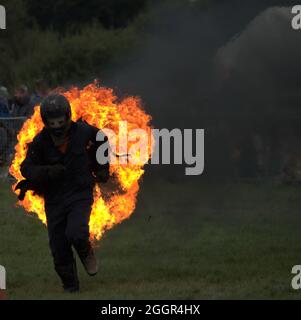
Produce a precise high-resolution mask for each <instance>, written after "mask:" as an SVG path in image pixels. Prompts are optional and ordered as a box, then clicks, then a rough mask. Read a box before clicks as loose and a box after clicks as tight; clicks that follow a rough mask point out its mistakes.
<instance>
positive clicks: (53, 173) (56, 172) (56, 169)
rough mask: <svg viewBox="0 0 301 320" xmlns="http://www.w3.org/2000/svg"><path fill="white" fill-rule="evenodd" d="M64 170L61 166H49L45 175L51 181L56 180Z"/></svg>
mask: <svg viewBox="0 0 301 320" xmlns="http://www.w3.org/2000/svg"><path fill="white" fill-rule="evenodd" d="M65 171H66V168H65V167H64V166H63V165H62V164H55V165H53V166H49V167H48V170H47V173H48V177H49V179H50V180H51V181H54V180H58V179H59V178H61V176H62V175H63V174H64V173H65Z"/></svg>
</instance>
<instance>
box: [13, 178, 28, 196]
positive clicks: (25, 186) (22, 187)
mask: <svg viewBox="0 0 301 320" xmlns="http://www.w3.org/2000/svg"><path fill="white" fill-rule="evenodd" d="M17 190H20V193H19V195H18V199H19V200H20V201H23V200H24V198H25V194H26V192H27V191H28V190H29V189H28V181H27V180H22V181H20V182H19V183H18V184H17V185H16V187H15V191H17Z"/></svg>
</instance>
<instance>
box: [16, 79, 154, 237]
mask: <svg viewBox="0 0 301 320" xmlns="http://www.w3.org/2000/svg"><path fill="white" fill-rule="evenodd" d="M60 93H62V94H63V95H64V96H65V97H66V98H67V99H68V100H69V102H70V104H71V108H72V120H73V121H77V120H79V119H82V120H84V121H86V122H88V123H89V124H91V125H93V126H95V127H97V128H100V129H103V128H107V129H110V130H112V131H114V132H115V133H116V135H117V141H116V145H118V142H119V141H118V139H119V138H118V134H119V122H120V121H127V126H128V131H130V130H132V129H143V130H145V131H146V132H147V134H148V137H149V142H148V145H147V153H148V154H147V159H145V160H148V159H149V158H150V157H151V154H152V150H153V139H152V133H151V127H150V125H149V123H150V120H151V117H150V116H149V115H147V114H146V113H145V112H144V110H143V109H142V107H141V101H140V99H139V98H137V97H128V98H125V99H123V100H122V101H120V102H118V101H117V97H116V96H115V95H114V93H113V90H112V89H109V88H104V87H99V86H98V85H97V83H94V84H90V85H88V86H86V87H85V88H84V89H82V90H80V89H78V88H76V87H73V88H72V89H70V90H69V91H66V92H60ZM43 126H44V125H43V122H42V119H41V117H40V107H39V106H36V107H35V111H34V114H33V116H32V117H31V118H30V119H28V120H27V121H26V122H25V123H24V125H23V127H22V129H21V131H20V132H19V134H18V143H17V145H16V147H15V150H16V153H15V158H14V160H13V162H12V165H11V167H10V173H11V174H12V175H13V176H14V177H15V178H16V180H17V181H20V180H22V179H23V177H22V174H21V172H20V165H21V163H22V161H23V160H24V159H25V157H26V152H27V144H28V143H30V142H31V141H32V140H33V138H34V137H35V136H36V135H37V134H38V133H39V132H40V131H41V130H42V129H43ZM109 141H110V137H109ZM110 142H111V141H110ZM133 143H134V142H128V145H127V148H128V150H130V148H131V146H132V145H133ZM117 151H118V150H117ZM133 156H137V154H136V155H133ZM143 166H144V162H143V163H142V162H140V163H139V162H138V163H135V164H132V163H130V162H129V163H125V164H121V163H116V164H113V165H111V166H110V174H111V175H113V176H115V177H116V180H117V184H118V187H115V190H112V191H111V192H108V191H107V192H106V191H104V190H101V189H100V187H99V186H96V187H95V190H94V203H93V206H92V211H91V216H90V223H89V226H90V238H91V239H92V240H93V239H96V240H99V239H100V238H101V236H102V235H103V234H104V232H105V231H106V230H108V229H110V228H112V227H113V226H114V225H116V224H118V223H121V222H122V221H123V220H125V219H127V218H129V217H130V215H131V214H132V212H133V211H134V209H135V205H136V197H137V194H138V191H139V180H140V178H141V177H142V175H143V173H144V170H143ZM13 189H14V186H13ZM18 204H19V205H21V206H23V207H24V209H25V210H26V211H27V212H33V213H35V214H36V215H37V216H38V218H39V219H40V220H41V221H42V222H43V223H45V224H46V216H45V210H44V199H43V198H41V197H39V196H37V195H35V194H34V193H33V192H32V191H29V192H27V193H26V197H25V199H24V201H22V202H19V203H18Z"/></svg>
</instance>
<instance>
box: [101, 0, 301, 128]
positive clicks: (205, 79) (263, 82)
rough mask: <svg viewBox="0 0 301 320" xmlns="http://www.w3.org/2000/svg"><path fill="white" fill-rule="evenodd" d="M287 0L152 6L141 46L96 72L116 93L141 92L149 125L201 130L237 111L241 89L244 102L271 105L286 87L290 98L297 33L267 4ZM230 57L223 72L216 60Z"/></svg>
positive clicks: (295, 76)
mask: <svg viewBox="0 0 301 320" xmlns="http://www.w3.org/2000/svg"><path fill="white" fill-rule="evenodd" d="M291 3H292V2H291V1H282V2H281V1H262V0H261V1H254V0H252V1H216V2H213V4H212V5H209V6H207V7H205V8H201V7H199V6H196V5H194V6H193V5H188V4H187V3H186V4H183V5H172V4H170V3H169V4H165V5H154V8H153V13H152V15H151V18H150V22H149V25H148V26H147V28H146V34H145V37H144V39H143V41H142V44H141V45H140V47H139V48H138V49H136V50H133V52H132V53H131V54H130V55H129V56H126V57H123V56H120V57H119V59H118V60H117V61H118V62H117V63H116V64H115V65H114V66H112V67H111V68H108V70H106V72H104V73H103V74H101V75H100V76H99V78H100V79H101V80H102V82H103V83H104V84H105V85H108V86H112V87H114V88H116V89H117V90H118V91H119V92H121V93H122V94H129V95H138V96H140V97H141V98H142V100H143V102H144V105H145V108H146V110H147V111H148V112H149V113H151V114H152V115H153V119H154V120H153V121H154V124H155V125H156V126H157V127H167V128H168V127H179V128H183V127H186V128H196V127H198V128H203V127H206V125H207V126H209V125H211V124H214V123H215V122H216V121H217V119H220V115H222V116H224V115H225V114H227V111H229V114H233V112H235V110H236V109H235V108H238V110H237V112H238V114H239V113H240V111H242V110H240V109H239V107H238V105H241V101H240V100H239V101H238V98H241V97H239V95H242V94H243V95H244V99H245V100H248V99H249V100H250V104H251V103H253V101H251V100H252V99H253V98H254V97H256V98H257V101H256V104H260V100H261V99H262V100H264V99H265V100H266V99H270V100H269V103H270V104H271V103H272V102H273V103H274V102H275V101H278V99H279V98H280V95H281V96H282V97H283V96H284V97H285V96H286V93H287V92H288V91H290V96H291V97H293V96H294V95H296V92H294V90H293V89H294V88H296V87H298V85H299V81H298V79H299V74H300V73H299V72H298V68H299V65H300V64H299V63H298V56H300V47H301V45H300V44H299V43H300V41H299V40H300V34H301V32H300V33H298V32H296V31H293V30H292V29H291V25H290V22H289V20H285V19H284V18H283V17H282V16H281V14H280V15H279V14H278V15H277V14H274V13H275V12H276V11H275V10H274V11H273V9H268V8H271V7H275V6H283V5H290V4H291ZM267 9H268V14H265V13H264V12H265V10H267ZM260 16H263V18H260ZM235 41H236V42H235ZM298 41H299V43H298ZM233 43H234V44H233ZM235 46H236V47H239V50H237V51H239V52H238V53H237V52H235V50H234V49H233V47H235ZM231 50H232V52H231ZM298 50H299V51H298ZM217 54H219V61H218V62H217V60H218V59H216V56H217ZM235 54H237V56H236V57H235ZM223 55H224V56H223ZM231 55H233V57H231V59H232V60H231V64H232V65H231V70H229V74H230V75H228V77H227V76H225V74H224V75H223V72H224V73H227V71H224V70H223V69H222V67H221V65H222V64H223V62H225V61H226V60H227V59H228V58H229V56H231ZM223 59H224V60H225V61H223ZM217 67H218V68H219V70H217ZM223 81H224V82H223ZM231 90H232V91H231ZM246 93H247V94H246ZM229 95H230V97H229ZM231 95H232V100H231ZM278 95H279V97H278ZM247 104H248V103H244V105H247ZM233 109H234V111H233ZM260 109H262V108H259V109H256V108H254V110H253V111H256V112H257V111H258V110H260Z"/></svg>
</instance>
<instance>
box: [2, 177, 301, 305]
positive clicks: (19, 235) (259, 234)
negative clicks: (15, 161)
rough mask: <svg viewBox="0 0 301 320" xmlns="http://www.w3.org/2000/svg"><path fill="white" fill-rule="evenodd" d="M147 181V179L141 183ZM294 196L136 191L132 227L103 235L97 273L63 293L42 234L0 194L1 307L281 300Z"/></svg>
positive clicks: (147, 185) (294, 232)
mask: <svg viewBox="0 0 301 320" xmlns="http://www.w3.org/2000/svg"><path fill="white" fill-rule="evenodd" d="M146 180H147V179H146ZM300 191H301V190H300V188H298V187H287V186H273V185H270V184H264V185H256V184H233V183H231V184H230V183H222V184H218V185H217V184H209V183H201V184H196V183H192V182H189V183H188V182H183V184H181V185H179V184H172V183H170V182H166V181H163V179H162V181H160V180H159V181H157V182H156V183H154V182H151V181H145V182H144V184H143V188H142V191H141V193H140V195H139V201H138V205H137V209H136V211H135V212H134V214H133V216H132V217H131V219H129V220H127V221H125V222H124V223H123V224H121V225H119V226H117V227H115V228H114V229H113V230H111V231H109V232H107V233H106V234H105V236H104V238H103V239H102V240H101V241H100V243H99V247H98V249H97V256H98V258H99V260H100V265H101V268H100V272H99V274H98V275H97V276H96V277H94V278H89V277H88V276H87V275H86V274H85V273H84V271H83V268H82V266H79V271H80V279H81V293H79V294H74V295H68V294H64V293H63V292H62V289H61V286H60V282H59V280H58V278H57V276H56V274H55V272H54V269H53V266H52V260H51V257H50V253H49V249H48V240H47V232H46V228H45V227H44V226H43V225H42V224H41V223H40V222H39V221H38V220H37V219H36V218H33V217H29V216H25V213H24V211H23V210H22V209H18V208H16V207H15V205H14V203H15V197H14V196H13V195H12V194H11V192H10V190H9V186H8V185H7V184H1V185H0V264H1V265H4V266H5V267H6V269H7V295H8V298H10V299H70V298H73V299H74V298H75V299H225V298H230V299H254V298H259V299H276V298H279V299H286V298H294V299H298V298H300V297H301V291H300V292H299V291H294V290H292V289H291V279H292V275H291V269H292V266H293V265H296V264H301V232H300V231H301V230H300V229H301V212H300V208H301V197H300Z"/></svg>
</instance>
